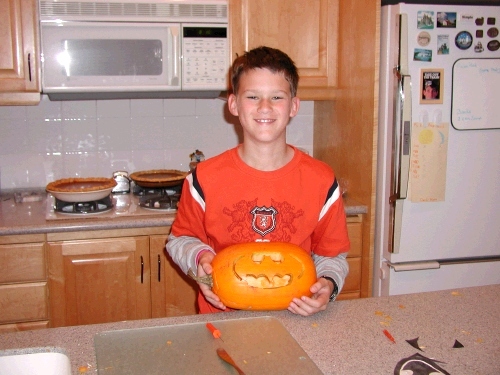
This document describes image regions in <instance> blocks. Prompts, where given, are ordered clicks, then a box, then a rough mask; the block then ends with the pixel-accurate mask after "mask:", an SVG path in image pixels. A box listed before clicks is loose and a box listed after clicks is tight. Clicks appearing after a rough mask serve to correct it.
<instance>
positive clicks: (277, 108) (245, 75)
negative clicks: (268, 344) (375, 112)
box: [167, 47, 350, 316]
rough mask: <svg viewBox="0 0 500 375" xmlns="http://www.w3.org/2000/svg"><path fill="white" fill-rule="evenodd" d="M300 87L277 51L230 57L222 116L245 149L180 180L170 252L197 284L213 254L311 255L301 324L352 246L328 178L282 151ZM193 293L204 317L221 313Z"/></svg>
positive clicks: (335, 279) (212, 299)
mask: <svg viewBox="0 0 500 375" xmlns="http://www.w3.org/2000/svg"><path fill="white" fill-rule="evenodd" d="M298 80H299V77H298V73H297V69H296V67H295V65H294V63H293V61H292V60H291V59H290V58H289V57H288V56H287V55H286V54H285V53H283V52H281V51H280V50H277V49H273V48H269V47H259V48H255V49H253V50H251V51H249V52H246V53H245V54H244V55H243V56H241V57H238V58H236V60H235V61H234V63H233V66H232V88H233V92H232V93H231V94H230V95H229V97H228V107H229V110H230V112H231V113H232V114H233V115H235V116H238V117H239V120H240V123H241V126H242V129H243V143H242V144H240V145H239V146H237V147H236V148H234V149H231V150H228V151H226V152H224V153H222V154H220V155H218V156H216V157H213V158H211V159H208V160H205V161H203V162H202V163H199V164H198V166H197V167H196V169H195V170H194V171H193V173H192V174H190V175H189V176H188V177H187V178H186V180H185V181H184V186H183V190H182V195H181V201H180V204H179V207H178V211H177V216H176V219H175V221H174V223H173V225H172V232H171V235H170V236H169V241H168V243H167V251H168V253H169V254H170V256H171V257H172V259H173V260H174V261H175V262H176V263H177V264H178V265H179V266H180V267H181V269H182V270H183V271H184V272H186V273H187V271H188V269H189V268H191V269H192V270H193V271H195V272H196V273H197V275H198V276H204V275H206V274H210V273H211V272H212V267H211V261H212V259H213V258H214V256H215V254H216V253H217V252H218V251H220V250H222V249H224V248H226V247H227V246H229V245H232V244H235V243H240V242H251V241H282V242H290V243H294V244H296V245H299V246H300V247H302V248H303V249H304V250H305V251H307V252H310V253H311V255H312V257H313V260H314V262H315V265H316V270H317V274H318V280H317V282H316V283H314V284H313V285H312V286H311V292H312V293H313V296H312V298H309V297H306V296H303V297H301V298H295V299H294V300H293V301H292V302H291V303H290V306H289V307H288V310H289V311H291V312H292V313H295V314H300V315H304V316H308V315H311V314H314V313H316V312H318V311H321V310H324V309H325V308H326V306H327V304H328V302H329V300H333V299H334V298H335V296H336V294H337V293H338V292H339V291H340V290H341V289H342V286H343V283H344V279H345V276H346V275H347V273H348V265H347V262H346V260H345V257H346V252H347V251H348V250H349V246H350V244H349V239H348V236H347V225H346V220H345V212H344V206H343V203H342V198H341V195H340V192H339V186H338V183H337V180H336V179H335V176H334V174H333V171H332V170H331V168H330V167H328V166H327V165H326V164H325V163H323V162H320V161H319V160H316V159H314V158H312V157H310V156H308V155H306V154H305V153H303V152H301V151H299V150H298V149H296V148H295V147H293V146H291V145H288V144H287V143H286V127H287V125H288V123H289V121H290V118H291V117H294V116H295V115H296V114H297V112H298V110H299V105H300V100H299V98H297V97H296V92H297V85H298ZM199 285H200V293H199V294H198V307H199V310H200V312H201V313H211V312H218V311H221V310H225V309H226V307H225V306H224V305H223V304H222V302H221V301H220V299H219V297H217V295H215V294H214V293H213V292H212V291H211V289H210V288H209V287H208V286H207V285H204V284H199ZM226 311H227V310H226Z"/></svg>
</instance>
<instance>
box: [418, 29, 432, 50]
mask: <svg viewBox="0 0 500 375" xmlns="http://www.w3.org/2000/svg"><path fill="white" fill-rule="evenodd" d="M430 42H431V34H429V33H428V32H427V31H422V32H420V33H419V34H418V35H417V43H418V45H419V46H422V47H426V46H428V45H429V43H430Z"/></svg>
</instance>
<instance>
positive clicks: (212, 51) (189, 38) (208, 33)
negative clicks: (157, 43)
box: [182, 25, 229, 90]
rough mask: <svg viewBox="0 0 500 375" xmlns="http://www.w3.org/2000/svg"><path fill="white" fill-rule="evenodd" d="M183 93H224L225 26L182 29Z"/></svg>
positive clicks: (225, 63)
mask: <svg viewBox="0 0 500 375" xmlns="http://www.w3.org/2000/svg"><path fill="white" fill-rule="evenodd" d="M182 34H183V35H182V89H183V90H227V88H228V85H227V77H228V69H229V63H228V60H229V43H228V38H227V26H223V25H220V26H219V25H218V26H214V25H203V26H200V25H193V26H190V25H183V26H182Z"/></svg>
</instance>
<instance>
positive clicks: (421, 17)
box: [417, 10, 434, 29]
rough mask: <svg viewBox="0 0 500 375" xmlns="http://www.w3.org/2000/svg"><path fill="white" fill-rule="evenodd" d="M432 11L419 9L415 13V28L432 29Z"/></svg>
mask: <svg viewBox="0 0 500 375" xmlns="http://www.w3.org/2000/svg"><path fill="white" fill-rule="evenodd" d="M433 28H434V12H433V11H428V10H419V11H418V13H417V29H433Z"/></svg>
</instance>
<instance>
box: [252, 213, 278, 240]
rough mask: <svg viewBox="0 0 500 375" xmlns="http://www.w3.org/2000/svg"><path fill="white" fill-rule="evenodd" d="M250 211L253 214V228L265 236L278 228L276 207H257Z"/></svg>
mask: <svg viewBox="0 0 500 375" xmlns="http://www.w3.org/2000/svg"><path fill="white" fill-rule="evenodd" d="M250 213H251V214H252V215H253V216H252V217H253V219H252V229H253V230H254V231H255V232H257V233H258V234H260V235H261V236H262V237H264V236H265V235H266V234H268V233H270V232H272V231H273V230H274V229H275V228H276V214H277V213H278V211H276V209H274V207H269V208H267V207H255V208H254V209H253V210H252V211H250Z"/></svg>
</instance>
